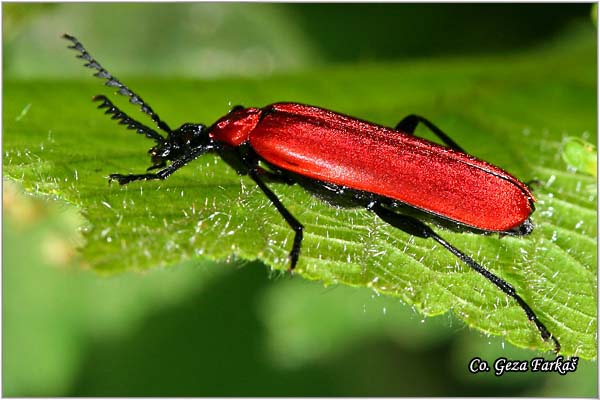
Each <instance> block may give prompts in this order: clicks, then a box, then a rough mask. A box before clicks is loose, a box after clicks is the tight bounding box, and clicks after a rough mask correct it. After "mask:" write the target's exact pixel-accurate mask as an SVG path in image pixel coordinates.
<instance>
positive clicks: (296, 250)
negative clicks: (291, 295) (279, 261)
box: [248, 167, 304, 272]
mask: <svg viewBox="0 0 600 400" xmlns="http://www.w3.org/2000/svg"><path fill="white" fill-rule="evenodd" d="M248 174H249V175H250V177H251V178H252V180H254V182H256V184H257V185H258V187H259V188H260V190H262V191H263V193H264V194H265V195H266V196H267V197H268V198H269V200H271V203H273V205H274V206H275V208H276V209H277V211H279V214H281V216H282V217H283V218H284V219H285V222H287V223H288V225H289V226H290V227H291V228H292V229H293V230H294V232H295V235H294V244H293V245H292V251H290V255H289V257H290V272H292V271H293V270H294V268H296V264H297V263H298V257H299V256H300V245H301V243H302V232H303V230H304V226H303V225H302V224H301V223H300V222H299V221H298V220H297V219H296V218H295V217H294V216H293V215H292V214H291V213H290V212H289V211H288V210H287V209H286V208H285V206H284V205H283V203H281V200H279V198H278V197H277V195H276V194H275V193H273V191H272V190H271V189H269V187H268V186H267V185H266V184H265V183H264V182H263V180H262V178H261V173H260V170H259V168H258V167H254V168H252V169H250V171H249V172H248Z"/></svg>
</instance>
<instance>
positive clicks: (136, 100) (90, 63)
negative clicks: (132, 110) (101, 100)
mask: <svg viewBox="0 0 600 400" xmlns="http://www.w3.org/2000/svg"><path fill="white" fill-rule="evenodd" d="M62 37H63V38H65V39H67V40H69V41H71V42H72V43H73V45H72V46H69V48H70V49H74V50H76V51H78V52H79V53H80V54H78V55H77V58H81V59H83V60H85V61H87V63H86V64H85V65H84V66H86V67H88V68H91V69H95V70H97V71H98V72H96V73H95V74H94V76H96V77H98V78H100V79H106V83H105V85H106V86H110V87H115V88H118V90H117V93H118V94H120V95H122V96H127V97H129V102H130V103H132V104H137V105H139V106H140V108H141V110H142V112H144V113H146V114H148V115H149V116H150V118H152V120H153V121H154V122H155V123H156V125H158V127H159V128H160V129H161V130H163V131H165V132H166V133H169V134H170V133H171V132H172V131H171V128H169V125H167V124H166V123H165V122H164V121H162V120H161V119H160V117H159V116H158V114H156V113H155V112H154V111H153V110H152V108H151V107H150V106H149V105H148V104H146V103H145V102H144V100H142V98H141V97H140V96H138V95H137V94H135V93H134V92H132V91H131V90H130V89H129V88H128V87H127V86H125V85H123V84H122V83H121V82H120V81H119V80H118V79H117V78H115V77H113V76H112V75H111V74H110V73H109V72H108V71H107V70H105V69H104V68H103V67H102V66H101V65H100V63H98V61H96V60H94V59H93V58H92V56H91V55H90V53H88V52H87V50H86V49H85V47H83V45H82V44H81V43H80V42H79V40H77V39H76V38H75V37H74V36H71V35H69V34H66V33H65V34H63V35H62Z"/></svg>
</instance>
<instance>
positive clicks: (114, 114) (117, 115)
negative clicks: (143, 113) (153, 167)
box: [93, 95, 165, 144]
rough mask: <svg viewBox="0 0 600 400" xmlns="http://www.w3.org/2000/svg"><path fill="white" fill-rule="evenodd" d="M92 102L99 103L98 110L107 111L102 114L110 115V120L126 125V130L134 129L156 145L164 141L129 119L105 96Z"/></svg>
mask: <svg viewBox="0 0 600 400" xmlns="http://www.w3.org/2000/svg"><path fill="white" fill-rule="evenodd" d="M93 100H94V101H101V102H102V103H101V104H100V105H99V106H98V108H100V109H103V108H106V109H107V110H106V111H105V112H104V113H105V114H108V115H111V119H115V120H117V121H118V122H119V124H121V125H127V129H135V131H136V132H137V133H143V134H144V135H146V137H147V138H150V139H153V140H154V141H155V142H156V143H158V144H160V143H162V142H164V141H165V138H163V137H162V136H161V135H160V134H159V133H158V132H156V131H155V130H154V129H152V128H149V127H147V126H146V125H144V124H142V123H141V122H138V121H136V120H135V119H133V118H131V117H130V116H128V115H127V114H125V113H124V112H123V111H121V110H119V109H118V108H117V107H116V106H115V105H114V104H113V103H112V102H111V101H110V100H109V99H108V98H107V97H106V96H103V95H98V96H94V98H93Z"/></svg>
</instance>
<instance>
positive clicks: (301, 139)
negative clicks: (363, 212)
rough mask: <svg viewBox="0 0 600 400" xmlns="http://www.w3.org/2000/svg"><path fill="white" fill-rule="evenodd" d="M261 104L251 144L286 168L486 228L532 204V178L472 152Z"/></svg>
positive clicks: (516, 219)
mask: <svg viewBox="0 0 600 400" xmlns="http://www.w3.org/2000/svg"><path fill="white" fill-rule="evenodd" d="M262 111H263V113H264V114H263V115H262V116H261V119H260V122H258V123H257V124H256V125H255V126H254V128H253V129H251V130H250V132H249V136H248V139H249V142H250V146H251V147H252V148H253V149H254V150H255V151H256V153H258V155H259V156H260V157H262V158H263V159H264V160H265V161H267V162H269V163H271V164H273V165H275V166H277V167H278V168H281V169H283V170H287V171H291V172H294V173H296V174H299V175H302V176H305V177H308V178H312V179H316V180H319V181H324V182H331V183H334V184H336V185H342V186H346V187H349V188H352V189H357V190H362V191H366V192H371V193H375V194H377V195H380V196H384V197H388V198H390V199H394V200H398V201H400V202H403V203H405V204H408V205H410V206H413V207H416V208H418V209H421V210H424V211H427V212H429V213H432V214H436V215H438V216H440V217H443V218H446V219H449V220H453V221H456V222H459V223H461V224H464V225H467V226H470V227H474V228H477V229H482V230H486V231H500V232H502V231H509V230H511V229H514V228H516V227H519V226H520V225H521V224H523V222H524V221H525V220H526V219H527V218H528V217H529V215H530V214H531V213H532V212H533V202H534V197H533V195H532V194H531V192H530V191H529V189H528V188H527V186H525V185H524V184H523V183H522V182H520V181H519V180H518V179H516V178H515V177H513V176H512V175H510V174H508V173H507V172H506V171H504V170H502V169H500V168H498V167H495V166H493V165H491V164H489V163H487V162H485V161H482V160H479V159H477V158H475V157H472V156H470V155H468V154H464V153H461V152H458V151H454V150H452V149H449V148H447V147H443V146H440V145H437V144H434V143H431V142H428V141H426V140H423V139H420V138H417V137H415V136H412V135H408V134H405V133H402V132H399V131H395V130H393V129H390V128H386V127H383V126H379V125H375V124H372V123H369V122H365V121H361V120H358V119H355V118H352V117H348V116H345V115H341V114H337V113H334V112H332V111H328V110H324V109H321V108H317V107H311V106H306V105H301V104H296V103H290V104H288V103H280V104H274V105H272V106H269V107H265V108H264V109H263V110H262ZM255 118H256V115H255V114H254V115H253V119H254V120H255Z"/></svg>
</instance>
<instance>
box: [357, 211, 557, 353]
mask: <svg viewBox="0 0 600 400" xmlns="http://www.w3.org/2000/svg"><path fill="white" fill-rule="evenodd" d="M367 209H368V210H370V211H373V212H374V213H375V214H377V216H378V217H379V218H381V219H382V220H384V221H385V222H387V223H388V224H390V225H392V226H393V227H395V228H398V229H400V230H402V231H404V232H406V233H408V234H410V235H414V236H417V237H420V238H423V239H427V238H431V239H433V240H435V241H436V242H438V243H439V244H440V245H442V246H443V247H444V248H445V249H446V250H448V251H449V252H450V253H452V254H454V255H455V256H456V257H457V258H458V259H460V260H461V261H462V262H464V263H465V264H467V265H468V266H469V267H471V268H472V269H473V270H475V271H476V272H478V273H479V274H481V275H483V276H484V277H485V279H487V280H488V281H490V282H491V283H493V284H494V285H495V286H496V287H497V288H499V289H500V290H501V291H502V292H504V293H505V294H506V295H508V296H509V297H512V298H513V299H514V300H515V301H516V302H517V304H519V307H521V309H523V311H524V312H525V315H527V319H529V320H530V321H532V322H533V323H534V324H535V326H536V327H537V329H538V331H539V332H540V334H541V336H542V338H543V339H544V340H545V341H546V342H550V341H552V343H553V345H554V352H555V353H558V352H559V351H560V343H559V342H558V340H557V339H556V338H555V337H554V335H552V334H551V333H550V331H549V330H548V328H546V326H545V325H544V324H543V323H542V322H541V321H540V320H539V318H538V317H537V315H536V314H535V312H534V311H533V310H532V309H531V307H530V306H529V305H528V304H527V303H526V302H525V300H523V298H522V297H521V296H519V295H518V294H517V291H516V290H515V288H514V287H513V286H512V285H511V284H509V283H508V282H506V281H505V280H503V279H502V278H500V277H499V276H497V275H495V274H493V273H492V272H490V271H488V270H487V269H485V268H484V267H483V266H481V265H479V264H478V263H477V262H475V260H473V259H472V258H471V257H469V256H467V255H466V254H465V253H463V252H462V251H460V250H458V249H457V248H456V247H454V246H452V245H451V244H450V243H448V242H447V241H446V240H444V239H443V238H442V237H441V236H439V235H438V234H437V233H435V232H434V231H433V230H432V229H431V228H430V227H428V226H427V225H425V224H424V223H423V222H421V221H419V220H418V219H416V218H413V217H409V216H407V215H403V214H399V213H396V212H394V211H392V210H390V209H389V208H387V207H385V206H383V205H382V204H381V203H379V202H378V201H373V202H371V203H369V204H368V205H367Z"/></svg>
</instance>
